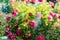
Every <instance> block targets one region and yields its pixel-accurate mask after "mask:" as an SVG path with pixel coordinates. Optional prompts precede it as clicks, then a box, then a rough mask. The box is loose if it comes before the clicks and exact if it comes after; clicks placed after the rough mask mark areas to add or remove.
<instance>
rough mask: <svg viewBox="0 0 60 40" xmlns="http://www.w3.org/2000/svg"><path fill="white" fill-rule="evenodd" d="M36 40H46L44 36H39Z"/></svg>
mask: <svg viewBox="0 0 60 40" xmlns="http://www.w3.org/2000/svg"><path fill="white" fill-rule="evenodd" d="M36 40H44V36H43V35H38V36H37V37H36Z"/></svg>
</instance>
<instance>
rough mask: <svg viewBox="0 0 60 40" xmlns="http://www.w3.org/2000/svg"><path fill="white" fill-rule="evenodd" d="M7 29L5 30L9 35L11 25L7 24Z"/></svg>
mask: <svg viewBox="0 0 60 40" xmlns="http://www.w3.org/2000/svg"><path fill="white" fill-rule="evenodd" d="M5 29H6V30H5V35H8V34H9V32H10V31H9V30H10V27H9V25H6V26H5Z"/></svg>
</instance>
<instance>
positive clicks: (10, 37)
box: [8, 32, 15, 40]
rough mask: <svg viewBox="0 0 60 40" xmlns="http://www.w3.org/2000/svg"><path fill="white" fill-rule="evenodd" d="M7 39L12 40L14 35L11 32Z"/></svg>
mask: <svg viewBox="0 0 60 40" xmlns="http://www.w3.org/2000/svg"><path fill="white" fill-rule="evenodd" d="M8 38H9V39H10V40H14V38H15V34H14V33H12V32H11V33H9V35H8Z"/></svg>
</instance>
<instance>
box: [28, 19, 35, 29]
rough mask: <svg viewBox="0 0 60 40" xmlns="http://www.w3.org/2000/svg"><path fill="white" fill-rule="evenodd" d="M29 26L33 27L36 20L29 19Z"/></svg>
mask: <svg viewBox="0 0 60 40" xmlns="http://www.w3.org/2000/svg"><path fill="white" fill-rule="evenodd" d="M29 25H30V27H31V28H34V27H35V26H36V21H35V20H31V21H30V23H29Z"/></svg>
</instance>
